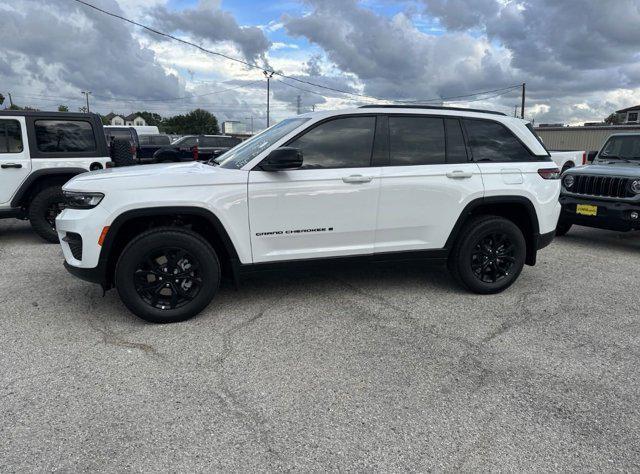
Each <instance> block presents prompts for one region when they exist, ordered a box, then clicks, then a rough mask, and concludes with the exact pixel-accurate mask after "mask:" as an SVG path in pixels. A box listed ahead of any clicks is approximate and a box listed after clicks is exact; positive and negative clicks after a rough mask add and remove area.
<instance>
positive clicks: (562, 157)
mask: <svg viewBox="0 0 640 474" xmlns="http://www.w3.org/2000/svg"><path fill="white" fill-rule="evenodd" d="M549 154H551V159H552V160H553V161H554V162H555V164H556V165H558V168H560V169H561V170H562V172H563V173H564V172H565V171H567V170H568V169H569V168H573V167H574V166H582V165H586V164H587V152H586V151H550V152H549Z"/></svg>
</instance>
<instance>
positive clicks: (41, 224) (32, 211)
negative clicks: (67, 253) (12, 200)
mask: <svg viewBox="0 0 640 474" xmlns="http://www.w3.org/2000/svg"><path fill="white" fill-rule="evenodd" d="M64 200H65V199H64V195H63V194H62V187H61V186H49V187H46V188H44V189H42V190H40V191H38V193H37V194H36V195H35V196H34V197H33V199H31V202H30V203H29V210H28V215H29V222H30V223H31V227H32V228H33V230H34V231H35V233H36V234H38V235H39V236H40V237H42V238H43V239H44V240H46V241H47V242H51V243H53V244H55V243H58V242H59V240H58V233H57V232H56V230H55V226H54V227H52V226H51V224H50V223H49V222H48V221H47V213H48V212H49V208H50V207H51V206H54V205H55V204H56V203H64Z"/></svg>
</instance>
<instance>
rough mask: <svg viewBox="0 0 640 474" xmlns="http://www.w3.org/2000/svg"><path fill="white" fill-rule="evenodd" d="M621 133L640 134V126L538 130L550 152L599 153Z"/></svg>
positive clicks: (547, 128)
mask: <svg viewBox="0 0 640 474" xmlns="http://www.w3.org/2000/svg"><path fill="white" fill-rule="evenodd" d="M620 132H639V133H640V126H617V127H543V128H536V133H537V134H538V135H540V138H542V141H543V142H544V144H545V145H546V146H547V148H548V149H549V150H586V151H597V150H600V147H601V146H602V145H603V144H604V142H605V140H606V139H607V138H608V137H609V135H611V134H613V133H620Z"/></svg>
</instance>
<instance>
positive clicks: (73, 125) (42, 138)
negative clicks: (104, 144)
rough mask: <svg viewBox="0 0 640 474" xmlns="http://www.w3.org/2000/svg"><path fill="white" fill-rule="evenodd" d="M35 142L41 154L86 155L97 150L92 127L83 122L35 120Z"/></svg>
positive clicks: (88, 123)
mask: <svg viewBox="0 0 640 474" xmlns="http://www.w3.org/2000/svg"><path fill="white" fill-rule="evenodd" d="M34 128H35V140H36V146H37V147H38V150H39V151H41V152H43V153H86V152H94V151H96V150H97V144H96V139H95V136H94V134H93V127H92V125H91V123H90V122H88V121H84V120H36V121H35V122H34Z"/></svg>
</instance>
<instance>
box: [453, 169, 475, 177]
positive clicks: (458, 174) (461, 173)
mask: <svg viewBox="0 0 640 474" xmlns="http://www.w3.org/2000/svg"><path fill="white" fill-rule="evenodd" d="M472 176H473V173H471V172H469V171H462V170H454V171H449V172H448V173H447V178H451V179H465V178H471V177H472Z"/></svg>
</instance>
